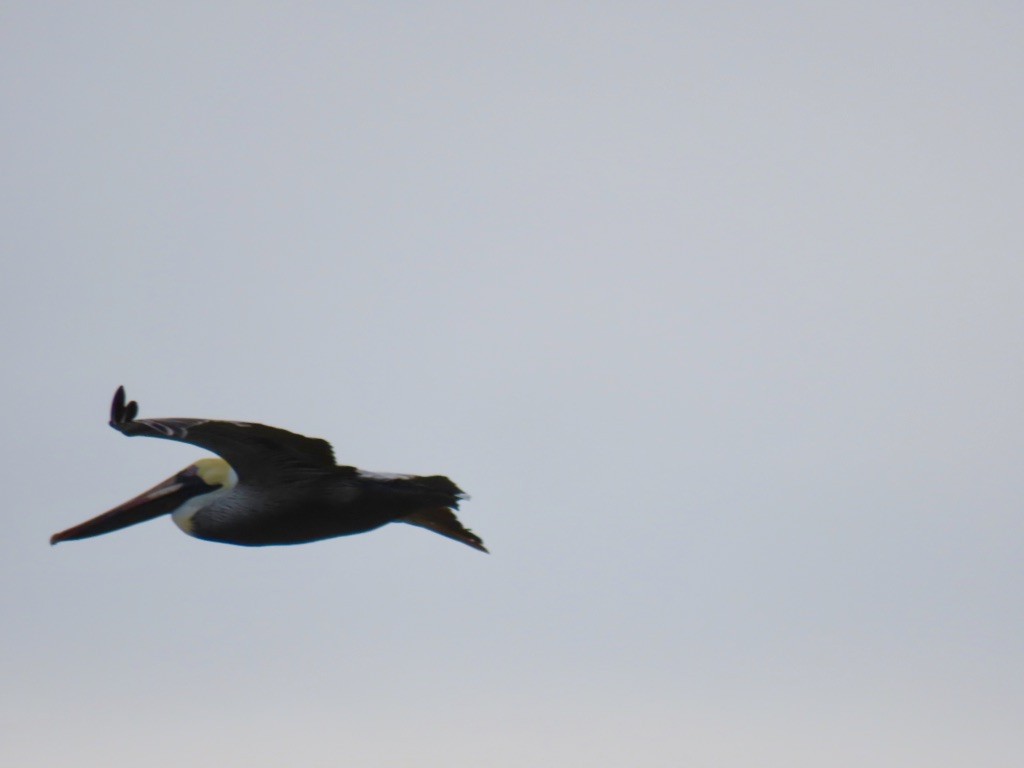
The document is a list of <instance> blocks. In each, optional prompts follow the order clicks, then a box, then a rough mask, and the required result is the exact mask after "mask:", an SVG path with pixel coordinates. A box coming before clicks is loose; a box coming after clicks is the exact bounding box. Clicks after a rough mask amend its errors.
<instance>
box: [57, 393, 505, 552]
mask: <svg viewBox="0 0 1024 768" xmlns="http://www.w3.org/2000/svg"><path fill="white" fill-rule="evenodd" d="M138 412H139V406H138V404H137V403H136V402H135V401H134V400H133V401H131V402H129V403H127V404H126V403H125V394H124V387H118V389H117V392H115V393H114V402H113V404H112V405H111V408H110V426H112V427H113V428H114V429H116V430H117V431H118V432H120V433H122V434H124V435H128V436H129V437H135V436H136V435H143V436H146V437H159V438H163V439H164V440H177V441H179V442H183V443H192V444H193V445H198V446H199V447H200V448H205V449H207V450H209V451H212V452H213V453H216V454H217V455H218V456H220V457H221V458H216V459H215V458H209V459H200V460H199V461H197V462H196V463H195V464H190V465H189V466H187V467H185V469H183V470H182V471H181V472H179V473H178V474H176V475H174V477H171V478H170V479H168V480H165V481H164V482H162V483H160V484H159V485H157V486H156V487H154V488H151V489H150V490H148V491H146V492H145V493H143V494H142V495H140V496H136V497H135V498H134V499H132V500H130V501H126V502H125V503H124V504H122V505H121V506H119V507H116V508H115V509H112V510H110V511H109V512H106V513H104V514H102V515H99V516H98V517H94V518H92V519H91V520H86V521H85V522H84V523H81V524H79V525H76V526H74V527H73V528H68V529H67V530H66V531H61V532H60V533H56V534H54V535H53V536H52V537H51V538H50V543H51V544H56V543H57V542H60V541H70V540H72V539H87V538H89V537H90V536H99V535H100V534H103V533H110V532H111V531H116V530H118V529H120V528H126V527H128V526H129V525H135V524H136V523H142V522H145V521H146V520H152V519H153V518H155V517H159V516H160V515H166V514H170V516H171V518H172V519H173V520H174V522H175V523H176V524H177V525H178V527H179V528H181V530H183V531H184V532H185V533H187V534H189V535H190V536H195V537H197V538H200V539H207V540H209V541H222V542H225V543H227V544H240V545H243V546H253V547H257V546H264V545H268V544H302V543H304V542H307V541H317V540H319V539H329V538H332V537H334V536H347V535H349V534H353V533H363V532H364V531H371V530H373V529H374V528H380V527H381V526H382V525H385V524H386V523H409V524H411V525H418V526H420V527H421V528H426V529H428V530H431V531H434V533H439V534H441V535H442V536H447V537H448V538H450V539H455V540H456V541H461V542H462V543H463V544H467V545H469V546H471V547H473V548H474V549H479V550H480V551H481V552H486V551H487V550H486V549H485V548H484V544H483V541H482V540H481V539H480V537H479V536H477V535H476V534H475V533H473V532H472V531H470V530H468V529H467V528H464V527H463V526H462V523H460V522H459V520H458V518H456V517H455V512H454V511H453V510H455V509H458V507H459V500H460V499H461V498H463V497H464V494H463V493H462V491H461V490H459V487H458V486H457V485H455V483H453V482H452V481H451V480H449V479H448V478H447V477H442V476H441V475H432V476H430V477H417V476H415V475H383V474H376V473H373V472H364V471H362V470H358V469H356V468H355V467H345V466H338V465H337V464H335V462H334V451H333V450H332V449H331V446H330V443H328V442H327V441H326V440H320V439H318V438H313V437H304V436H303V435H297V434H295V433H294V432H288V431H286V430H284V429H277V428H275V427H267V426H264V425H263V424H249V423H246V422H240V421H211V420H209V419H136V418H135V416H136V415H137V414H138Z"/></svg>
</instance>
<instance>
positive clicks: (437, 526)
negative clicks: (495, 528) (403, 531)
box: [396, 480, 487, 552]
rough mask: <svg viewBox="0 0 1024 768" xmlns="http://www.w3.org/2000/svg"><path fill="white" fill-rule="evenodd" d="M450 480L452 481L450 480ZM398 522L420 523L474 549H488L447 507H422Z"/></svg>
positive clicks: (421, 525)
mask: <svg viewBox="0 0 1024 768" xmlns="http://www.w3.org/2000/svg"><path fill="white" fill-rule="evenodd" d="M448 482H451V481H450V480H449V481H448ZM452 485H453V486H454V485H455V484H454V483H452ZM396 522H402V523H408V524H409V525H418V526H419V527H420V528H426V529H427V530H428V531H433V532H434V533H439V534H441V535H442V536H447V537H448V538H449V539H455V541H461V542H462V543H463V544H465V545H467V546H470V547H472V548H473V549H479V550H480V551H481V552H486V551H487V548H486V547H485V546H484V542H483V539H481V538H480V537H479V536H477V535H476V534H475V533H473V532H472V531H471V530H469V528H466V527H465V526H463V524H462V523H460V522H459V518H457V517H456V516H455V513H454V512H453V511H452V510H450V509H448V508H447V507H436V508H432V509H421V510H419V511H417V512H413V513H412V514H411V515H406V516H405V517H402V518H399V520H398V521H396Z"/></svg>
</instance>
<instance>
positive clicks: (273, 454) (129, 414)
mask: <svg viewBox="0 0 1024 768" xmlns="http://www.w3.org/2000/svg"><path fill="white" fill-rule="evenodd" d="M138 412H139V405H138V403H136V402H135V401H134V400H132V401H131V402H129V403H127V404H126V403H125V394H124V387H118V388H117V392H115V393H114V402H113V403H111V406H110V426H112V427H113V428H114V429H116V430H117V431H118V432H120V433H122V434H124V435H128V436H129V437H134V436H136V435H143V436H145V437H159V438H163V439H164V440H177V441H178V442H182V443H191V444H192V445H198V446H199V447H200V448H205V449H206V450H208V451H213V452H214V453H216V454H217V455H218V456H220V457H221V458H222V459H224V460H225V461H227V463H228V464H230V465H231V466H232V468H233V469H234V470H235V472H236V473H237V474H238V478H239V480H240V481H246V482H248V483H251V484H262V483H263V482H267V481H269V482H272V481H275V480H278V479H280V478H281V477H282V476H285V477H287V476H289V475H292V476H294V475H296V474H302V473H303V472H305V471H309V470H313V471H316V470H322V469H329V468H332V467H334V466H335V463H334V451H333V450H332V449H331V444H330V443H328V442H327V441H326V440H321V439H319V438H315V437H305V436H303V435H297V434H295V433H294V432H289V431H288V430H286V429H277V428H276V427H268V426H265V425H263V424H250V423H248V422H242V421H212V420H210V419H136V418H135V416H136V414H138Z"/></svg>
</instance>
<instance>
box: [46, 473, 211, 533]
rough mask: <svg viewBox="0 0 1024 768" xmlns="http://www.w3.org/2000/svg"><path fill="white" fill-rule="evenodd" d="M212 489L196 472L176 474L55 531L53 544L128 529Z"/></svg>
mask: <svg viewBox="0 0 1024 768" xmlns="http://www.w3.org/2000/svg"><path fill="white" fill-rule="evenodd" d="M211 490H213V489H212V488H211V487H210V486H208V485H206V483H204V482H203V481H202V480H201V479H199V477H198V476H197V475H196V474H195V473H194V472H191V473H190V472H189V470H185V471H183V472H179V473H178V474H176V475H175V476H174V477H172V478H169V479H167V480H165V481H164V482H162V483H160V484H159V485H157V486H155V487H153V488H150V489H149V490H148V491H146V492H145V493H142V494H139V495H138V496H136V497H135V498H134V499H131V500H129V501H126V502H125V503H124V504H121V505H120V506H117V507H114V508H113V509H112V510H110V511H109V512H104V513H103V514H102V515H97V516H96V517H94V518H92V519H91V520H86V521H85V522H84V523H79V524H78V525H76V526H74V527H72V528H68V529H67V530H66V531H61V532H60V533H55V534H53V536H51V537H50V544H51V545H52V544H57V543H59V542H62V541H72V540H74V539H88V538H89V537H91V536H100V535H102V534H104V533H110V532H111V531H118V530H120V529H122V528H127V527H128V526H130V525H137V524H138V523H144V522H146V521H147V520H152V519H153V518H155V517H160V516H161V515H166V514H169V513H171V512H173V511H174V510H176V509H177V508H178V507H180V506H181V505H182V504H184V503H185V502H186V501H188V500H189V499H190V498H192V497H193V496H198V495H200V494H202V493H208V492H209V491H211Z"/></svg>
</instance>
